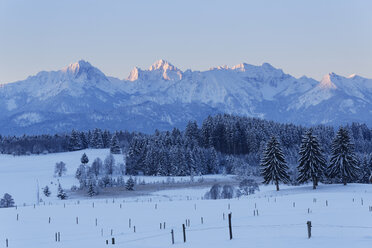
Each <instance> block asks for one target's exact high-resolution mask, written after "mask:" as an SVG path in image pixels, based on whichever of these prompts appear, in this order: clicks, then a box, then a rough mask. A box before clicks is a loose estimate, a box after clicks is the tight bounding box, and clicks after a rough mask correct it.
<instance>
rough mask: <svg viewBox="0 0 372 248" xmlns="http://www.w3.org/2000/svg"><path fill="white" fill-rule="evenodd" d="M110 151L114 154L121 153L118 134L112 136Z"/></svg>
mask: <svg viewBox="0 0 372 248" xmlns="http://www.w3.org/2000/svg"><path fill="white" fill-rule="evenodd" d="M110 152H111V153H112V154H120V153H121V149H120V145H119V139H118V136H116V134H115V135H114V136H112V138H111V143H110Z"/></svg>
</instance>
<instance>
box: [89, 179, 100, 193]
mask: <svg viewBox="0 0 372 248" xmlns="http://www.w3.org/2000/svg"><path fill="white" fill-rule="evenodd" d="M96 185H97V184H96V181H95V180H94V179H90V180H89V183H88V192H87V194H88V195H89V196H90V197H93V196H95V195H98V191H97V186H96Z"/></svg>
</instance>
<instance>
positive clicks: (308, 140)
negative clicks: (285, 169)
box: [297, 129, 326, 189]
mask: <svg viewBox="0 0 372 248" xmlns="http://www.w3.org/2000/svg"><path fill="white" fill-rule="evenodd" d="M299 154H300V159H299V165H298V166H297V169H298V172H299V174H298V178H297V181H298V182H299V183H305V182H307V181H308V180H312V182H313V189H316V187H317V186H318V181H319V178H320V177H321V175H322V173H323V171H324V170H325V168H326V160H325V158H324V156H323V153H322V150H321V147H320V144H319V142H318V139H317V138H316V137H315V136H314V135H313V130H312V129H310V130H308V131H307V132H306V133H305V135H304V136H303V138H302V141H301V146H300V152H299Z"/></svg>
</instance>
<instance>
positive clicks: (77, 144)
mask: <svg viewBox="0 0 372 248" xmlns="http://www.w3.org/2000/svg"><path fill="white" fill-rule="evenodd" d="M68 147H69V150H70V151H78V150H81V149H82V147H81V140H80V135H79V132H77V131H75V130H72V131H71V135H70V139H69V144H68Z"/></svg>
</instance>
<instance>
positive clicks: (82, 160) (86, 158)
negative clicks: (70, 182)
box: [80, 153, 89, 165]
mask: <svg viewBox="0 0 372 248" xmlns="http://www.w3.org/2000/svg"><path fill="white" fill-rule="evenodd" d="M80 161H81V163H82V164H83V165H86V164H87V163H89V158H88V156H87V155H86V154H85V153H84V154H83V156H81V159H80Z"/></svg>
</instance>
